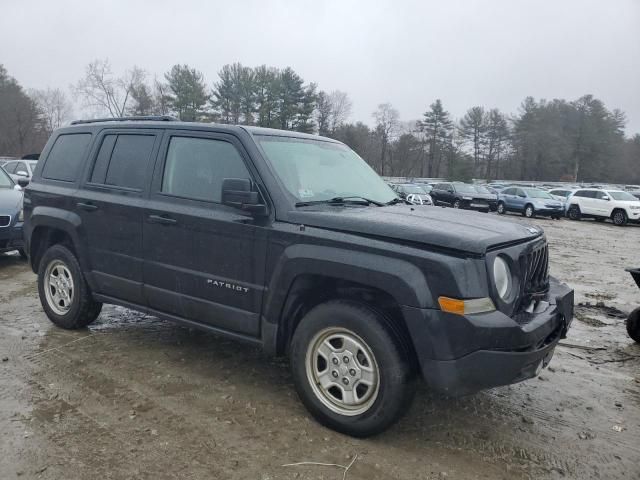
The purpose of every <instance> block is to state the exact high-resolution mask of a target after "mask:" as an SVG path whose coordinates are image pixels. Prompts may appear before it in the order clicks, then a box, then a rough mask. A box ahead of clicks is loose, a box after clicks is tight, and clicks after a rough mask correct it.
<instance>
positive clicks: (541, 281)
mask: <svg viewBox="0 0 640 480" xmlns="http://www.w3.org/2000/svg"><path fill="white" fill-rule="evenodd" d="M525 260H526V261H525V275H524V278H525V284H524V291H525V293H526V294H536V293H542V292H546V291H547V289H548V287H549V246H548V245H547V243H546V242H545V243H543V244H542V245H539V246H537V247H536V248H534V249H533V250H532V251H531V252H529V253H527V254H526V259H525Z"/></svg>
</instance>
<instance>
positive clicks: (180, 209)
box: [143, 131, 267, 337]
mask: <svg viewBox="0 0 640 480" xmlns="http://www.w3.org/2000/svg"><path fill="white" fill-rule="evenodd" d="M255 175H256V173H255V171H254V170H253V167H252V166H251V163H250V161H249V158H248V155H247V154H246V152H245V150H244V149H243V147H242V145H241V144H240V142H239V141H238V140H237V139H236V138H235V137H234V136H232V135H228V134H222V133H220V134H217V133H205V132H197V133H190V132H184V131H173V132H169V133H168V134H167V135H166V137H165V139H164V140H163V144H162V147H161V154H160V158H159V160H158V164H157V167H156V170H155V174H154V180H153V185H152V190H151V195H150V202H149V206H148V208H147V209H146V211H145V215H144V234H143V237H144V252H145V265H144V279H145V287H144V288H145V295H146V297H147V299H148V302H149V306H150V307H151V308H153V309H154V310H157V311H160V312H163V313H166V314H170V315H174V316H177V317H180V318H183V319H186V320H190V321H194V322H198V323H202V324H208V325H210V326H213V327H216V328H220V329H223V330H226V331H232V332H236V333H240V334H244V335H248V336H252V337H257V336H259V334H260V321H259V316H260V307H261V303H262V294H263V291H264V284H265V281H264V262H265V256H266V255H265V253H266V234H267V232H266V229H265V228H264V227H262V226H260V222H259V221H256V220H255V219H254V218H253V217H251V215H249V214H248V213H246V212H242V211H240V210H238V209H235V208H232V207H229V206H226V205H223V204H222V203H221V187H222V181H223V179H225V178H243V179H251V180H255V179H256V178H257V177H256V176H255Z"/></svg>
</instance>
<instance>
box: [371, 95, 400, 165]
mask: <svg viewBox="0 0 640 480" xmlns="http://www.w3.org/2000/svg"><path fill="white" fill-rule="evenodd" d="M373 118H374V119H375V121H376V130H375V131H376V133H377V134H378V135H379V137H380V143H381V149H380V175H384V174H385V172H384V167H385V164H386V163H387V155H388V154H389V153H391V150H390V149H389V144H390V143H391V141H392V140H393V137H394V136H395V133H396V131H397V129H398V124H399V118H400V114H399V113H398V110H396V109H395V108H393V106H392V105H391V104H390V103H381V104H380V105H378V109H377V110H376V111H375V112H373ZM389 163H391V162H389Z"/></svg>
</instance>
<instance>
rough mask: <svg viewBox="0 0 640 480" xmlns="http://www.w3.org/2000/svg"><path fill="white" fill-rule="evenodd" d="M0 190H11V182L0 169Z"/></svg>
mask: <svg viewBox="0 0 640 480" xmlns="http://www.w3.org/2000/svg"><path fill="white" fill-rule="evenodd" d="M0 188H13V180H11V177H9V175H7V172H5V171H4V169H3V168H0Z"/></svg>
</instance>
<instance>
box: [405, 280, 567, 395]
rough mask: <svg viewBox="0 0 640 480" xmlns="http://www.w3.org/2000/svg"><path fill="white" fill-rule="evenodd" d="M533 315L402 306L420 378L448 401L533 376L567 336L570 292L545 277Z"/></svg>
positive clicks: (555, 281)
mask: <svg viewBox="0 0 640 480" xmlns="http://www.w3.org/2000/svg"><path fill="white" fill-rule="evenodd" d="M542 302H544V303H541V304H540V305H541V306H542V305H546V306H542V307H541V308H538V309H537V310H536V312H537V313H532V314H527V318H526V319H525V320H524V321H523V318H522V316H516V317H514V318H510V317H508V316H507V315H505V314H503V313H502V312H499V311H495V312H491V313H486V314H477V315H465V316H460V315H453V314H449V313H445V312H442V311H441V310H435V309H417V308H411V307H404V308H403V310H404V313H405V318H406V320H407V326H408V328H409V332H410V335H411V337H412V339H413V343H414V348H415V351H416V353H417V356H418V361H419V364H420V368H421V370H422V375H423V377H424V379H425V381H426V382H427V384H428V385H429V387H430V388H432V389H433V390H435V391H438V392H440V393H444V394H447V395H451V396H458V395H465V394H469V393H473V392H477V391H479V390H483V389H486V388H491V387H497V386H500V385H509V384H512V383H516V382H520V381H522V380H526V379H528V378H532V377H534V376H536V375H537V373H538V372H539V371H540V369H541V368H542V367H544V366H546V365H547V364H548V363H549V361H550V360H551V357H552V356H553V352H554V349H555V347H556V345H557V343H558V342H559V341H560V339H561V338H564V337H565V336H566V333H567V330H568V329H569V325H570V323H571V320H572V318H573V290H571V289H570V288H569V287H567V286H566V285H565V284H561V283H559V282H558V281H557V280H555V279H554V278H550V289H549V292H548V294H547V295H546V297H545V298H544V299H542Z"/></svg>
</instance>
